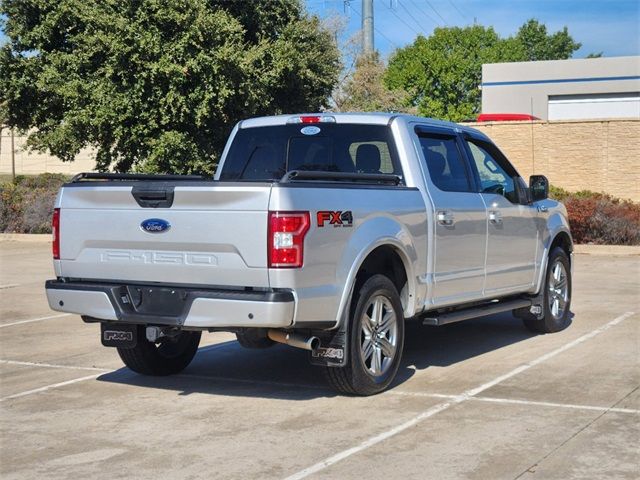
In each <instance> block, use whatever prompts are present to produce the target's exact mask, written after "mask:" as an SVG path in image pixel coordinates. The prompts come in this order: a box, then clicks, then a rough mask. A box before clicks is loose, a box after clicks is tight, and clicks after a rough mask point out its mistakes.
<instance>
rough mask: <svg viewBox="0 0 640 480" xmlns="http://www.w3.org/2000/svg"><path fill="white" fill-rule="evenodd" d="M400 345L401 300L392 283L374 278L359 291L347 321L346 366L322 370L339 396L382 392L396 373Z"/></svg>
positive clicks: (402, 325)
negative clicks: (347, 346) (340, 394)
mask: <svg viewBox="0 0 640 480" xmlns="http://www.w3.org/2000/svg"><path fill="white" fill-rule="evenodd" d="M403 345H404V318H403V312H402V305H401V302H400V296H399V295H398V292H397V290H396V288H395V286H394V285H393V283H392V282H391V280H389V279H388V278H387V277H385V276H384V275H374V276H372V277H371V278H369V279H368V280H367V281H366V282H365V283H364V284H363V285H362V287H361V288H360V289H359V291H358V293H357V297H356V304H355V308H354V309H353V311H352V315H351V318H350V319H349V349H348V350H349V352H348V356H349V360H348V363H347V365H346V366H344V367H342V368H335V367H325V372H326V374H327V378H328V380H329V383H330V384H331V386H332V387H333V388H335V389H336V390H338V391H340V392H342V393H349V394H356V395H373V394H376V393H379V392H382V391H383V390H385V389H386V388H387V387H388V386H389V384H390V383H391V382H392V381H393V379H394V378H395V376H396V373H397V372H398V368H399V366H400V360H401V358H402V348H403Z"/></svg>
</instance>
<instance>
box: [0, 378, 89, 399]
mask: <svg viewBox="0 0 640 480" xmlns="http://www.w3.org/2000/svg"><path fill="white" fill-rule="evenodd" d="M100 375H102V372H101V373H95V374H93V375H88V376H86V377H80V378H74V379H73V380H67V381H66V382H60V383H54V384H51V385H46V386H44V387H40V388H34V389H33V390H27V391H26V392H20V393H16V394H14V395H9V396H8V397H2V398H0V402H5V401H7V400H13V399H14V398H20V397H26V396H27V395H31V394H34V393H40V392H46V391H47V390H51V389H53V388H59V387H64V386H66V385H72V384H74V383H78V382H84V381H85V380H91V379H94V378H98V377H99V376H100Z"/></svg>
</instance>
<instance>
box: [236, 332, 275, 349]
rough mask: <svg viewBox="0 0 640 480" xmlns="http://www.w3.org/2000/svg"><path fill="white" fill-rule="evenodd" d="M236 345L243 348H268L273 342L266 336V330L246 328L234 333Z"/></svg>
mask: <svg viewBox="0 0 640 480" xmlns="http://www.w3.org/2000/svg"><path fill="white" fill-rule="evenodd" d="M236 338H237V339H238V343H239V344H240V345H241V346H242V347H244V348H254V349H255V348H258V349H260V348H269V347H272V346H273V345H275V342H274V341H273V340H271V339H270V338H269V337H268V336H267V329H266V328H246V329H243V330H240V331H239V332H236Z"/></svg>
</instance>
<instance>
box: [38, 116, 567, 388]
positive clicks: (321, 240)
mask: <svg viewBox="0 0 640 480" xmlns="http://www.w3.org/2000/svg"><path fill="white" fill-rule="evenodd" d="M547 194H548V182H547V180H546V178H545V177H543V176H540V175H536V176H532V177H531V179H530V182H529V186H527V184H526V183H525V182H524V180H523V179H522V178H521V177H520V176H519V174H518V172H517V171H516V170H515V168H514V167H513V166H512V165H511V164H510V163H509V161H508V160H507V158H506V157H505V156H504V155H503V154H502V153H501V152H500V150H499V149H498V148H496V146H495V145H494V144H493V143H492V142H491V140H489V138H487V137H486V136H485V135H483V134H482V133H480V132H478V131H476V130H474V129H472V128H468V127H464V126H460V125H456V124H453V123H447V122H440V121H436V120H432V119H427V118H420V117H413V116H406V115H394V114H326V113H323V114H305V115H281V116H274V117H264V118H255V119H250V120H245V121H242V122H240V123H239V124H238V125H237V126H236V127H235V128H234V130H233V132H232V133H231V136H230V138H229V141H228V143H227V145H226V147H225V150H224V152H223V154H222V157H221V160H220V164H219V167H218V170H217V172H216V174H215V177H214V178H213V179H210V178H204V177H196V176H169V175H136V174H130V175H126V174H100V173H85V174H79V175H77V176H76V177H75V178H74V179H73V180H72V181H71V182H70V183H68V184H66V185H64V187H63V188H62V189H61V191H60V193H59V196H58V199H57V204H56V208H55V213H54V217H53V230H54V242H53V256H54V268H55V275H56V277H57V278H56V279H55V280H50V281H48V282H47V283H46V292H47V297H48V301H49V305H50V306H51V308H52V309H54V310H58V311H62V312H70V313H76V314H80V315H82V318H83V320H84V321H85V322H99V323H100V324H101V335H102V343H103V344H104V345H105V346H113V347H116V348H117V349H118V352H119V354H120V357H121V358H122V360H123V361H124V363H125V364H126V365H127V366H128V367H129V368H131V369H132V370H134V371H136V372H139V373H141V374H148V375H168V374H172V373H177V372H179V371H181V370H183V369H184V368H185V367H186V366H187V365H188V364H189V363H190V362H191V360H192V359H193V357H194V355H195V354H196V351H197V348H198V344H199V341H200V336H201V332H202V331H209V332H212V331H230V332H234V333H235V334H236V335H237V338H238V341H239V343H240V344H241V345H242V346H245V347H249V348H264V347H268V346H271V345H273V344H274V342H279V343H285V344H288V345H291V346H293V347H298V348H303V349H306V350H309V352H310V353H309V357H310V361H311V362H312V363H313V364H315V365H318V366H319V367H321V368H323V369H324V371H325V372H326V376H327V378H328V381H329V383H330V384H331V385H332V386H333V387H335V388H336V389H338V390H339V391H341V392H344V393H349V394H358V395H370V394H375V393H378V392H380V391H382V390H384V389H385V388H387V387H388V386H389V385H390V383H391V382H392V381H393V379H394V376H395V375H396V372H397V370H398V367H399V365H400V362H401V357H402V350H403V343H404V335H405V327H404V325H405V321H419V322H422V323H424V324H426V325H432V326H439V325H444V324H447V323H451V322H457V321H461V320H466V319H469V318H474V317H478V316H482V315H488V314H494V313H497V312H504V311H513V312H514V314H515V315H516V316H517V317H519V318H521V319H522V320H523V321H524V324H525V326H526V327H527V328H529V329H531V330H533V331H536V332H555V331H558V330H561V329H563V328H565V327H566V326H567V325H568V324H569V307H570V300H571V268H572V249H573V247H572V239H571V233H570V231H569V225H568V222H567V213H566V210H565V208H564V207H563V205H562V204H560V203H558V202H555V201H552V200H549V199H547Z"/></svg>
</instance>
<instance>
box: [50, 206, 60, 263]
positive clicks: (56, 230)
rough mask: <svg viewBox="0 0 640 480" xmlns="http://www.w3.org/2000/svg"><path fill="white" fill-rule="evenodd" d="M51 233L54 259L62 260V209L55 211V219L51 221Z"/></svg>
mask: <svg viewBox="0 0 640 480" xmlns="http://www.w3.org/2000/svg"><path fill="white" fill-rule="evenodd" d="M51 231H52V232H53V259H54V260H59V259H60V209H59V208H54V209H53V218H52V219H51Z"/></svg>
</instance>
